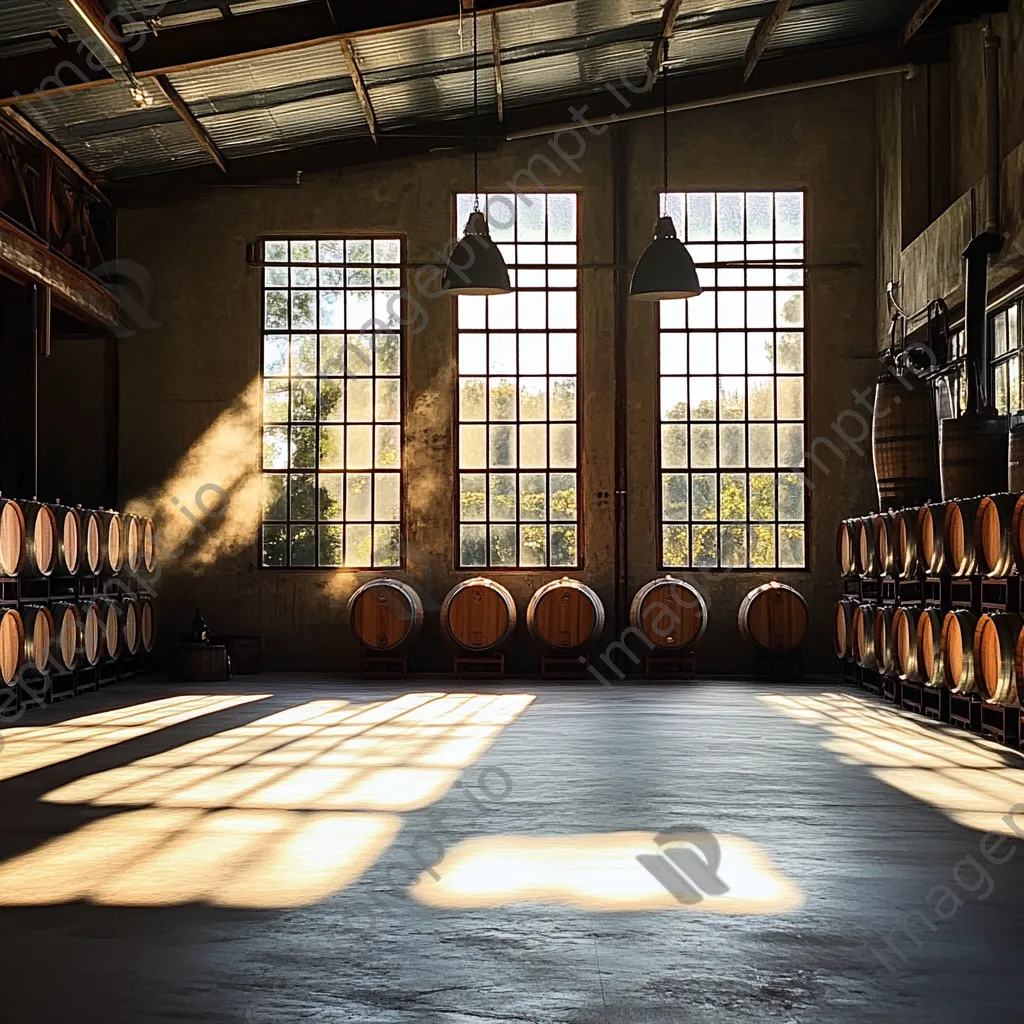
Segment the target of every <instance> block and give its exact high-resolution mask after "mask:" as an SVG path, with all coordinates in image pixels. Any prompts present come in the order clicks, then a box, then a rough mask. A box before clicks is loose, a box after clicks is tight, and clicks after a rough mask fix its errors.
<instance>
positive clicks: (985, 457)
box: [939, 413, 1009, 501]
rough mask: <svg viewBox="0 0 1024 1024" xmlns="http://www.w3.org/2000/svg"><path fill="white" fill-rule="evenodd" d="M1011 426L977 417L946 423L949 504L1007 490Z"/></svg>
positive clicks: (943, 458) (943, 441)
mask: <svg viewBox="0 0 1024 1024" xmlns="http://www.w3.org/2000/svg"><path fill="white" fill-rule="evenodd" d="M1008 442H1009V423H1008V421H1007V418H1006V417H1005V416H999V415H996V414H989V413H977V414H973V415H971V414H968V415H966V416H961V417H960V418H959V419H948V420H943V421H942V427H941V428H940V430H939V446H940V468H941V473H942V497H943V499H944V500H946V501H949V500H951V499H953V498H964V497H968V496H970V495H974V494H1002V493H1003V492H1004V491H1006V490H1007V485H1006V481H1007V473H1008V465H1009V455H1008V451H1007V447H1008Z"/></svg>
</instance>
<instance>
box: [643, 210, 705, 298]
mask: <svg viewBox="0 0 1024 1024" xmlns="http://www.w3.org/2000/svg"><path fill="white" fill-rule="evenodd" d="M701 291H702V289H701V286H700V282H699V281H698V280H697V268H696V267H695V266H694V265H693V257H691V256H690V253H689V252H688V251H687V249H686V246H685V245H683V243H682V242H680V241H679V239H678V238H677V237H676V226H675V224H674V223H673V221H672V218H671V217H660V218H659V219H658V223H657V225H656V226H655V228H654V241H653V242H651V244H650V245H649V246H647V248H646V249H644V253H643V255H642V256H641V257H640V259H639V261H638V262H637V265H636V268H635V269H634V271H633V279H632V280H631V281H630V282H629V294H630V296H631V297H632V298H634V299H646V300H648V301H650V302H657V301H659V300H660V299H692V298H694V296H697V295H700V293H701Z"/></svg>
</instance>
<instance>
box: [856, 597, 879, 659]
mask: <svg viewBox="0 0 1024 1024" xmlns="http://www.w3.org/2000/svg"><path fill="white" fill-rule="evenodd" d="M875 611H876V608H875V606H874V605H873V604H859V605H857V607H856V608H855V609H854V610H853V660H854V661H855V662H856V663H857V664H858V665H860V667H861V668H869V669H873V668H875V667H876V665H877V662H876V660H875Z"/></svg>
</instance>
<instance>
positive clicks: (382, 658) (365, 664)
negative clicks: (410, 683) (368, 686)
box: [356, 651, 409, 679]
mask: <svg viewBox="0 0 1024 1024" xmlns="http://www.w3.org/2000/svg"><path fill="white" fill-rule="evenodd" d="M356 672H357V674H358V675H359V678H360V679H405V678H407V677H408V675H409V662H408V657H407V655H406V654H405V652H404V651H402V652H399V653H398V654H360V655H359V657H358V658H357V659H356Z"/></svg>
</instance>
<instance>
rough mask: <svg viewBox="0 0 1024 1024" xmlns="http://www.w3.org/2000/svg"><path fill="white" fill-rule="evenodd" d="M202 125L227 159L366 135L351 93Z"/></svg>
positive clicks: (223, 117) (209, 119)
mask: <svg viewBox="0 0 1024 1024" xmlns="http://www.w3.org/2000/svg"><path fill="white" fill-rule="evenodd" d="M202 124H203V127H204V128H205V129H206V130H207V131H208V132H209V133H210V137H211V138H212V139H213V141H214V143H216V145H217V147H218V148H219V149H222V150H223V151H224V155H225V156H226V157H228V158H231V157H238V156H247V155H250V154H252V153H267V152H275V151H277V150H281V149H289V148H292V147H294V146H301V145H306V144H313V143H320V142H331V141H334V140H337V139H344V138H354V137H356V136H359V135H368V134H369V129H368V128H367V126H366V121H365V120H364V119H363V113H362V110H361V109H360V106H359V101H358V100H357V98H356V96H355V94H354V93H349V94H344V95H333V96H322V97H319V98H318V99H314V100H306V101H304V102H301V103H286V104H283V105H281V106H276V107H273V108H270V109H262V110H248V111H242V112H239V113H235V114H215V115H213V116H212V117H204V118H203V119H202Z"/></svg>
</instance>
